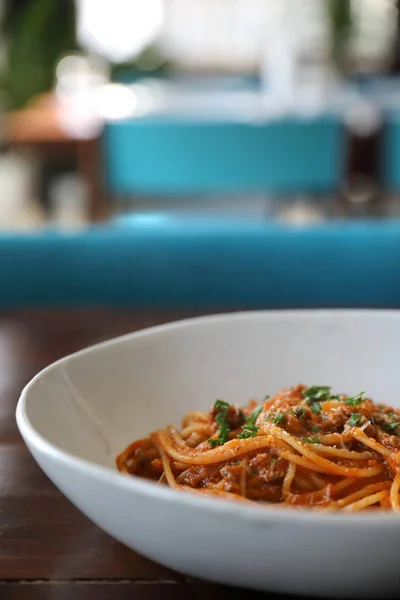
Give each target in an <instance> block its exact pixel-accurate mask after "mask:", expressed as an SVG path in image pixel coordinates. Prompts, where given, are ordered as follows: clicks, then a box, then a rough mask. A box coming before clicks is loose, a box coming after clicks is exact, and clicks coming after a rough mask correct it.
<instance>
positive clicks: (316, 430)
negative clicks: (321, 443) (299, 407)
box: [310, 425, 319, 433]
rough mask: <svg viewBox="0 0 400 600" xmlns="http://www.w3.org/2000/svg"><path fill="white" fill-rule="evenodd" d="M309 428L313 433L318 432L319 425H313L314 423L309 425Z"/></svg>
mask: <svg viewBox="0 0 400 600" xmlns="http://www.w3.org/2000/svg"><path fill="white" fill-rule="evenodd" d="M310 429H311V431H313V432H314V433H318V432H319V427H315V425H310Z"/></svg>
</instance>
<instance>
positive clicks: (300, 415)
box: [291, 406, 305, 419]
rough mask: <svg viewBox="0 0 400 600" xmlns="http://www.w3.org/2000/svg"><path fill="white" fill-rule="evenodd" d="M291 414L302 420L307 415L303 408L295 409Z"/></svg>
mask: <svg viewBox="0 0 400 600" xmlns="http://www.w3.org/2000/svg"><path fill="white" fill-rule="evenodd" d="M291 412H292V414H293V415H294V416H295V417H297V418H298V419H302V418H303V417H304V415H305V410H304V408H301V406H298V407H297V408H295V409H294V410H292V411H291Z"/></svg>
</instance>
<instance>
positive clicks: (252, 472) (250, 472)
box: [249, 471, 257, 477]
mask: <svg viewBox="0 0 400 600" xmlns="http://www.w3.org/2000/svg"><path fill="white" fill-rule="evenodd" d="M249 475H252V476H253V477H254V475H257V471H249Z"/></svg>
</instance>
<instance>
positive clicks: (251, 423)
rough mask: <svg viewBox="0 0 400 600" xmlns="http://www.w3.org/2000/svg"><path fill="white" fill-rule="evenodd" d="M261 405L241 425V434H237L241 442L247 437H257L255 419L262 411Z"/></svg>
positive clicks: (257, 428)
mask: <svg viewBox="0 0 400 600" xmlns="http://www.w3.org/2000/svg"><path fill="white" fill-rule="evenodd" d="M262 409H263V407H262V404H259V405H258V406H257V408H256V409H255V410H253V412H252V413H251V415H249V416H248V417H247V419H246V421H245V423H244V425H243V431H242V433H239V435H238V436H237V437H238V439H240V440H243V439H246V438H249V437H254V436H256V435H257V433H258V430H259V429H260V428H259V427H256V421H257V417H258V415H259V414H260V412H261V411H262Z"/></svg>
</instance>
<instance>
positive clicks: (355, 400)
mask: <svg viewBox="0 0 400 600" xmlns="http://www.w3.org/2000/svg"><path fill="white" fill-rule="evenodd" d="M364 394H365V392H360V393H359V394H357V395H356V396H347V398H346V400H345V404H347V405H348V406H357V404H361V402H362V401H363V400H364V399H363V396H364Z"/></svg>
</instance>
